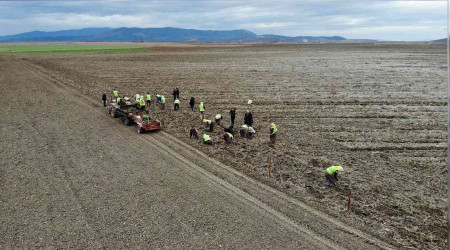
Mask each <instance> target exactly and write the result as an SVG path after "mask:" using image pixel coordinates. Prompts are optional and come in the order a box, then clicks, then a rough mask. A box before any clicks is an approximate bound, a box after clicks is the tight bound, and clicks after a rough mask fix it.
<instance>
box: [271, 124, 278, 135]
mask: <svg viewBox="0 0 450 250" xmlns="http://www.w3.org/2000/svg"><path fill="white" fill-rule="evenodd" d="M270 128H272V129H273V132H272V134H271V135H274V134H276V133H277V132H278V129H277V126H275V125H272V126H270Z"/></svg>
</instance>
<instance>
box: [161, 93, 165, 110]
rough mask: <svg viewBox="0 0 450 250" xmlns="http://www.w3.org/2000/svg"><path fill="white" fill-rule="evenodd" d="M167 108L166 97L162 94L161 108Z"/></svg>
mask: <svg viewBox="0 0 450 250" xmlns="http://www.w3.org/2000/svg"><path fill="white" fill-rule="evenodd" d="M165 108H166V98H165V97H164V96H163V95H162V96H161V109H165Z"/></svg>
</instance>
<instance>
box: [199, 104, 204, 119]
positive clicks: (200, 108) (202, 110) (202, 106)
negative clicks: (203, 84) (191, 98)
mask: <svg viewBox="0 0 450 250" xmlns="http://www.w3.org/2000/svg"><path fill="white" fill-rule="evenodd" d="M198 109H199V110H200V115H201V116H202V120H204V119H205V111H206V108H205V104H203V102H200V105H198Z"/></svg>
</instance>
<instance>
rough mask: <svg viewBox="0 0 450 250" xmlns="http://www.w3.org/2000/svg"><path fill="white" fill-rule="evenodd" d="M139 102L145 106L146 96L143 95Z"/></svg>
mask: <svg viewBox="0 0 450 250" xmlns="http://www.w3.org/2000/svg"><path fill="white" fill-rule="evenodd" d="M139 104H140V105H141V106H145V101H144V98H143V97H141V99H140V100H139Z"/></svg>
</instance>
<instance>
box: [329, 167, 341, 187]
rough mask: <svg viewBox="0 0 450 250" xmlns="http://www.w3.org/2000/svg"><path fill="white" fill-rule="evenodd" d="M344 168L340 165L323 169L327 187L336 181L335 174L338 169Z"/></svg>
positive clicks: (333, 184) (336, 174)
mask: <svg viewBox="0 0 450 250" xmlns="http://www.w3.org/2000/svg"><path fill="white" fill-rule="evenodd" d="M343 170H344V169H343V168H342V167H341V166H331V167H329V168H327V169H326V171H325V181H326V184H327V186H328V187H331V186H335V185H336V184H337V182H338V179H337V176H338V172H339V171H343Z"/></svg>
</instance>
